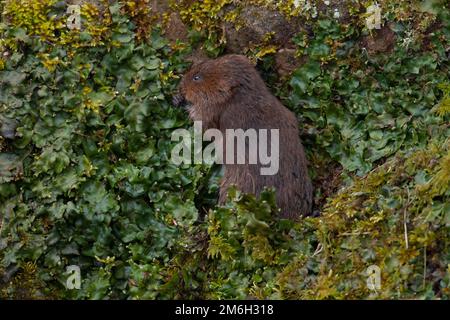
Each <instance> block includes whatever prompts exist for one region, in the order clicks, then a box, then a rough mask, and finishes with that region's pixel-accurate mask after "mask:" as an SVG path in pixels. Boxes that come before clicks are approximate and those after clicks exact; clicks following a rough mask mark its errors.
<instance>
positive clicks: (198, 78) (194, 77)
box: [192, 74, 202, 81]
mask: <svg viewBox="0 0 450 320" xmlns="http://www.w3.org/2000/svg"><path fill="white" fill-rule="evenodd" d="M201 78H202V77H200V76H199V75H198V74H196V75H195V76H193V77H192V80H194V81H199V80H200V79H201Z"/></svg>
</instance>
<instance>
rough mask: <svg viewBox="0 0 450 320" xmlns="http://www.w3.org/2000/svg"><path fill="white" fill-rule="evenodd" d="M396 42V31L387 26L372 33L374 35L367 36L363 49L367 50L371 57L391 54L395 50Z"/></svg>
mask: <svg viewBox="0 0 450 320" xmlns="http://www.w3.org/2000/svg"><path fill="white" fill-rule="evenodd" d="M395 41H396V36H395V33H394V31H392V29H391V28H390V27H389V26H388V25H385V26H383V27H382V28H381V29H379V30H376V29H374V30H373V31H372V35H367V36H365V37H364V38H363V39H362V41H361V45H362V47H364V48H366V50H367V52H368V53H369V55H372V54H376V53H381V52H389V51H391V50H392V49H393V47H394V44H395Z"/></svg>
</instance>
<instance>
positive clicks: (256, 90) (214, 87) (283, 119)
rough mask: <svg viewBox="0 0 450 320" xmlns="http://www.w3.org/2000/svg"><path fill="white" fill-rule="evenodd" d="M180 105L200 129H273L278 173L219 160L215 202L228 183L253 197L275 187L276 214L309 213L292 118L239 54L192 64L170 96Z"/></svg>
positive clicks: (305, 177)
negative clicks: (220, 175) (276, 132)
mask: <svg viewBox="0 0 450 320" xmlns="http://www.w3.org/2000/svg"><path fill="white" fill-rule="evenodd" d="M182 103H186V104H187V105H188V111H189V115H190V118H191V119H192V120H194V121H202V123H203V129H205V130H206V129H209V128H215V129H219V130H220V131H221V132H222V133H223V134H225V130H226V129H243V130H247V129H251V128H253V129H256V130H258V129H269V130H270V129H279V155H280V157H279V170H278V173H276V174H275V175H261V171H260V168H261V166H262V165H261V163H260V162H259V160H258V163H257V164H248V163H247V162H246V164H226V163H225V164H224V166H225V170H224V177H223V179H222V182H221V186H220V195H219V203H220V204H223V203H224V202H225V200H226V194H227V190H228V188H229V187H230V186H231V185H235V186H236V188H237V189H238V190H240V191H242V192H245V193H254V194H256V195H259V194H260V192H261V191H262V190H263V189H264V187H265V186H267V187H274V188H275V190H276V196H277V205H278V207H279V208H280V209H281V212H280V217H282V218H290V219H296V218H298V217H299V216H304V215H309V214H310V213H311V210H312V197H313V195H312V184H311V180H310V178H309V176H308V170H307V160H306V157H305V153H304V150H303V146H302V144H301V141H300V137H299V130H298V121H297V118H296V116H295V115H294V114H293V113H292V112H291V111H289V110H288V109H287V108H286V107H284V106H283V105H282V104H281V103H280V101H278V99H277V98H276V97H275V96H273V95H272V94H271V93H270V91H269V89H268V88H267V87H266V85H265V83H264V81H263V80H262V78H261V76H260V75H259V73H258V72H257V70H256V69H255V68H254V66H253V65H252V63H251V62H250V61H249V60H248V59H247V58H246V57H245V56H242V55H225V56H222V57H220V58H218V59H214V60H206V61H203V62H201V63H198V64H196V65H194V66H193V67H192V68H191V70H190V71H189V72H188V73H187V74H186V75H185V76H184V77H183V79H182V81H181V83H180V87H179V94H178V95H177V96H175V97H174V104H176V105H180V104H182ZM269 150H270V149H269ZM226 152H227V151H226V150H225V147H224V153H226ZM230 152H235V150H232V151H230ZM225 156H226V155H224V157H225ZM246 157H247V156H246Z"/></svg>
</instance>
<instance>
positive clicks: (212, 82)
mask: <svg viewBox="0 0 450 320" xmlns="http://www.w3.org/2000/svg"><path fill="white" fill-rule="evenodd" d="M255 75H256V78H258V79H259V75H258V74H257V72H256V70H255V68H254V67H253V65H252V63H251V62H250V61H249V60H248V59H247V58H246V57H245V56H242V55H225V56H223V57H220V58H218V59H214V60H206V61H203V62H200V63H197V64H195V65H194V66H192V68H191V69H190V70H189V71H188V72H187V73H186V74H185V75H184V76H183V79H182V81H181V83H180V87H179V94H178V95H177V96H176V97H174V104H175V105H180V104H182V103H186V104H189V105H192V106H193V107H194V108H197V107H200V108H205V107H212V108H221V107H224V106H225V105H226V103H227V101H228V100H229V99H231V98H232V97H233V95H234V94H235V92H236V90H237V89H238V88H243V87H248V86H250V85H251V83H252V81H255Z"/></svg>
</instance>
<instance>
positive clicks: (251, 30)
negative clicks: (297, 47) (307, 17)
mask: <svg viewBox="0 0 450 320" xmlns="http://www.w3.org/2000/svg"><path fill="white" fill-rule="evenodd" d="M237 20H238V21H236V22H235V23H230V22H227V23H225V25H224V27H225V28H224V29H225V36H226V40H227V44H226V51H227V52H229V53H244V52H245V49H247V48H249V47H250V46H252V45H258V44H261V43H262V42H263V41H264V38H265V37H266V36H267V34H269V33H273V37H272V38H271V40H270V43H271V44H273V45H277V46H280V47H285V46H287V44H288V43H289V42H290V41H291V38H292V37H293V36H294V35H295V34H296V33H297V32H299V31H300V29H299V27H298V25H296V23H292V22H290V21H288V20H287V19H286V17H284V16H283V14H282V13H280V12H278V11H274V10H271V9H268V8H264V7H258V6H253V5H247V6H245V7H244V8H242V11H241V12H240V14H239V16H238V18H237ZM236 25H239V26H240V28H239V29H238V30H237V28H236Z"/></svg>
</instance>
